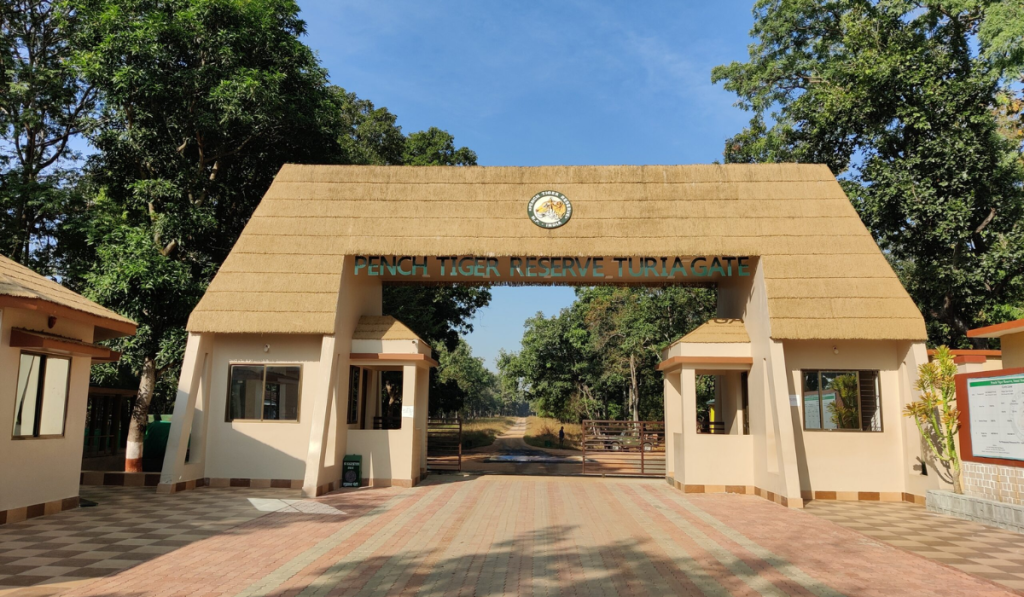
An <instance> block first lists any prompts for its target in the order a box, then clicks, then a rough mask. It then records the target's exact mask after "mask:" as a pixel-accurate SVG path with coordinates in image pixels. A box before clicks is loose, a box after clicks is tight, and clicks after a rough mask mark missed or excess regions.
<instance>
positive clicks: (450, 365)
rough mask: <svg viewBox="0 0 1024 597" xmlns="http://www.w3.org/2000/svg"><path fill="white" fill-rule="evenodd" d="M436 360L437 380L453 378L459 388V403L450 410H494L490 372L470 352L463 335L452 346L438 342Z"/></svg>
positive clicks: (474, 414) (479, 412) (487, 412)
mask: <svg viewBox="0 0 1024 597" xmlns="http://www.w3.org/2000/svg"><path fill="white" fill-rule="evenodd" d="M437 362H438V367H437V371H438V381H439V382H440V383H449V382H455V384H456V385H457V386H458V388H459V390H461V393H462V403H461V404H460V405H459V406H458V408H457V409H453V410H458V411H460V412H462V413H463V414H464V415H466V416H469V417H477V416H484V415H490V414H496V413H497V412H498V410H499V409H498V408H497V406H498V404H497V394H496V392H495V391H494V390H495V386H496V385H497V382H496V379H495V377H494V374H493V373H491V372H490V371H489V370H488V369H487V368H486V367H484V360H483V359H481V358H479V357H474V356H473V351H472V349H470V347H469V344H467V343H466V341H465V340H464V339H462V338H459V342H458V344H457V345H456V347H455V350H448V348H447V347H445V346H444V345H443V344H442V345H441V346H440V347H439V348H438V350H437ZM451 406H454V405H451ZM449 412H451V411H449Z"/></svg>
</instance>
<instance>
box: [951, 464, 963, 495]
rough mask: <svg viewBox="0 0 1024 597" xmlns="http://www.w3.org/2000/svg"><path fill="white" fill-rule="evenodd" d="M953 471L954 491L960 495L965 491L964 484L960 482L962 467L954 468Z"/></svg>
mask: <svg viewBox="0 0 1024 597" xmlns="http://www.w3.org/2000/svg"><path fill="white" fill-rule="evenodd" d="M952 473H953V493H955V494H957V495H960V494H962V493H963V492H964V488H963V486H962V485H961V484H960V469H959V468H955V469H953V470H952Z"/></svg>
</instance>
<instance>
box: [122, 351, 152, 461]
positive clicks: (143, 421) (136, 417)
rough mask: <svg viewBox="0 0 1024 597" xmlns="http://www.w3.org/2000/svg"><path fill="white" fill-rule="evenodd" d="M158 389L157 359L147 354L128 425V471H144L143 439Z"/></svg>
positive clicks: (126, 456)
mask: <svg viewBox="0 0 1024 597" xmlns="http://www.w3.org/2000/svg"><path fill="white" fill-rule="evenodd" d="M155 389H156V359H155V358H154V357H151V356H147V357H146V360H145V361H143V363H142V379H140V380H139V395H138V397H137V398H136V399H135V408H134V409H132V420H131V424H130V425H129V427H128V447H127V449H126V450H125V455H124V471H125V472H126V473H141V472H142V440H143V439H144V438H145V433H146V425H147V424H148V423H149V403H150V402H151V401H152V400H153V390H155Z"/></svg>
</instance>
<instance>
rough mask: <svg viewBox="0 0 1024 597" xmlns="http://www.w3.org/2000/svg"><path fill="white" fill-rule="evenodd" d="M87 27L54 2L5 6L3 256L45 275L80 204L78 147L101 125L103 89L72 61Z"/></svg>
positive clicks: (0, 61) (0, 137)
mask: <svg viewBox="0 0 1024 597" xmlns="http://www.w3.org/2000/svg"><path fill="white" fill-rule="evenodd" d="M79 22H80V21H79V19H78V18H77V16H76V15H75V14H74V13H73V12H71V11H70V10H69V9H68V7H67V6H65V5H64V4H61V3H59V2H54V1H52V0H9V1H8V2H4V3H2V4H0V43H2V46H0V89H2V90H3V91H2V92H0V253H2V254H4V255H6V256H8V257H10V258H11V259H14V260H15V261H18V262H20V263H23V264H25V265H28V266H30V267H33V268H34V269H36V270H38V271H40V272H42V273H45V274H49V273H52V266H53V264H52V259H53V255H52V249H53V245H54V244H55V241H54V237H55V235H56V234H57V228H58V226H59V225H60V222H61V220H62V218H63V216H64V215H65V214H67V213H68V212H71V211H73V210H74V209H76V208H77V207H76V206H73V205H72V204H75V203H77V201H78V199H79V197H78V194H77V193H76V192H75V189H74V183H75V181H76V178H77V177H76V174H77V173H76V168H75V165H76V160H77V158H78V154H77V153H76V152H74V151H72V150H71V147H70V143H71V140H72V138H73V137H74V136H75V135H78V134H80V133H83V132H86V131H88V130H89V128H90V127H91V125H92V124H93V122H94V120H93V116H94V110H95V107H96V90H95V88H93V87H92V86H90V85H88V84H84V83H83V82H82V81H81V80H80V78H79V73H78V70H77V69H76V68H75V67H74V65H73V64H71V62H70V61H69V58H70V56H71V54H72V48H71V46H70V45H69V38H71V37H72V36H73V35H74V33H75V31H76V30H77V29H78V26H79Z"/></svg>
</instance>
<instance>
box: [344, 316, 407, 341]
mask: <svg viewBox="0 0 1024 597" xmlns="http://www.w3.org/2000/svg"><path fill="white" fill-rule="evenodd" d="M352 339H353V340H419V341H420V342H423V340H422V339H421V338H420V337H419V336H417V335H416V334H415V333H414V332H413V331H412V330H410V329H409V328H408V327H407V326H406V325H405V324H404V323H402V322H401V321H398V320H397V319H395V318H394V317H392V316H390V315H384V316H376V317H370V316H363V317H360V318H359V323H358V324H357V325H356V330H355V332H353V333H352Z"/></svg>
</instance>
